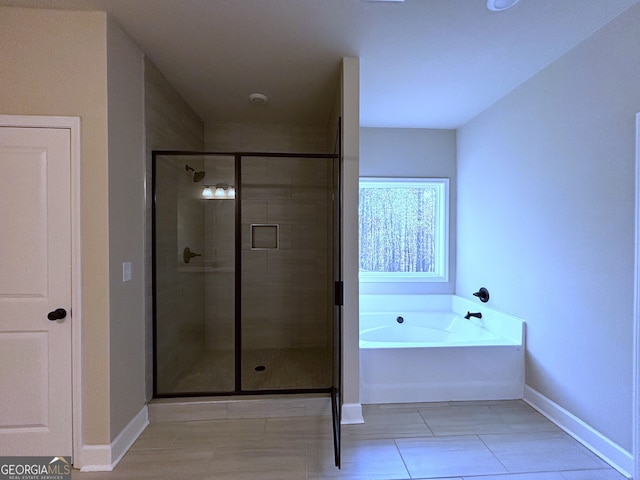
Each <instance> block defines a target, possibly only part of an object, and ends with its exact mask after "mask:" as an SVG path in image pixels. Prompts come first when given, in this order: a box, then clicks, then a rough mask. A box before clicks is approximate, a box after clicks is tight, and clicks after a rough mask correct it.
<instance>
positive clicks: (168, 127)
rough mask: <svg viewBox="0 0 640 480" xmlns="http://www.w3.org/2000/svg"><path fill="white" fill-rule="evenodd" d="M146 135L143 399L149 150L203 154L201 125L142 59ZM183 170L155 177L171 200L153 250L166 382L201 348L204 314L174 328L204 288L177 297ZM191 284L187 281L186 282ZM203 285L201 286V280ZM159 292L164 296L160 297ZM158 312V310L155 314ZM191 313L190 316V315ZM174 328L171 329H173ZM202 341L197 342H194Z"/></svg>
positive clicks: (149, 310) (149, 305)
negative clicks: (195, 322) (179, 187)
mask: <svg viewBox="0 0 640 480" xmlns="http://www.w3.org/2000/svg"><path fill="white" fill-rule="evenodd" d="M144 80H145V127H146V130H145V136H146V227H145V237H146V251H147V256H146V265H145V283H146V302H145V305H146V318H145V324H146V332H147V334H146V360H147V375H146V384H147V386H148V388H147V398H151V396H152V392H151V388H152V385H153V320H152V318H153V317H152V315H153V291H152V275H151V267H152V258H151V245H152V231H151V225H152V210H151V207H152V204H153V199H152V196H151V195H152V188H151V185H152V168H151V152H152V150H162V149H164V150H169V149H170V150H195V151H197V150H202V149H203V148H204V123H203V122H202V120H201V119H200V118H199V117H198V116H197V114H195V113H194V112H193V110H191V108H190V107H189V106H188V105H187V103H186V102H185V101H184V100H183V99H182V97H181V96H180V95H179V94H178V92H177V91H176V90H175V89H174V88H173V87H172V86H171V85H170V84H169V82H168V81H167V80H166V79H165V77H164V76H163V75H162V73H161V72H160V71H159V70H158V68H157V67H156V66H155V65H154V64H153V62H151V61H150V60H149V59H148V58H145V79H144ZM184 175H185V171H184V166H182V170H179V169H178V168H177V166H176V168H174V169H173V170H172V171H169V170H165V171H164V174H163V175H158V176H157V178H156V180H157V189H158V191H163V192H166V194H167V195H168V196H169V197H170V198H173V199H174V205H173V206H169V209H168V210H166V212H165V215H160V218H159V222H158V223H157V225H156V246H157V253H158V271H157V278H158V282H157V288H159V294H158V295H157V299H158V300H159V301H162V302H165V303H163V305H162V308H163V309H164V310H165V311H166V312H167V313H166V314H161V316H162V315H166V317H167V322H166V323H167V325H168V328H166V329H165V330H163V331H161V332H158V343H159V344H162V345H163V346H164V347H166V348H163V351H165V353H166V358H164V357H163V358H162V360H161V362H160V363H161V365H159V368H158V371H157V374H158V378H160V377H166V378H167V379H168V381H169V382H171V381H172V379H176V378H178V377H179V373H180V370H181V369H182V368H185V365H186V364H188V363H189V362H190V361H191V360H192V359H191V358H190V355H192V354H191V353H190V352H189V346H191V347H192V348H191V351H196V350H197V349H198V348H202V347H201V345H202V343H203V341H202V331H203V328H204V325H203V313H198V314H199V315H200V321H199V322H200V324H201V325H200V327H199V328H198V327H197V325H191V324H188V325H187V326H184V327H178V326H177V324H178V322H177V321H176V320H177V319H180V318H181V316H182V315H184V314H185V313H186V311H185V310H182V309H183V308H187V309H188V308H189V307H185V305H187V304H190V303H194V304H195V303H197V300H196V297H195V296H192V297H189V295H200V296H202V295H203V288H201V287H197V288H196V286H194V285H191V287H190V289H189V290H188V292H187V297H181V296H180V288H179V286H178V285H179V283H178V282H180V281H181V280H182V277H181V275H179V274H178V273H177V263H176V258H177V256H178V238H177V237H178V236H177V229H176V218H177V207H176V205H177V202H175V199H176V195H177V190H176V189H177V185H176V184H175V179H176V178H182V179H184V178H185V177H184ZM166 206H167V205H165V207H166ZM187 281H190V279H187ZM200 283H202V282H200ZM163 292H167V293H166V294H163ZM159 311H160V308H158V312H159ZM189 314H190V313H189ZM172 329H175V331H174V330H172ZM198 337H200V338H198ZM178 342H191V343H186V345H187V349H186V350H185V351H186V354H185V355H181V354H179V353H178V352H180V350H178V349H177V348H171V347H172V346H173V345H175V346H177V345H178Z"/></svg>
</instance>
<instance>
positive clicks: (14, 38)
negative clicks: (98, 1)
mask: <svg viewBox="0 0 640 480" xmlns="http://www.w3.org/2000/svg"><path fill="white" fill-rule="evenodd" d="M106 29H107V21H106V15H105V14H104V13H95V12H61V11H48V10H32V9H20V8H6V7H0V45H1V46H2V47H1V48H0V65H2V69H1V73H0V105H1V107H0V108H1V109H2V113H3V114H20V115H69V116H79V117H80V118H81V140H82V165H81V169H82V173H81V183H82V186H81V189H82V192H81V199H82V219H81V222H82V231H81V234H82V250H83V259H82V274H83V282H82V288H83V291H82V304H83V332H82V333H83V358H82V366H83V387H84V388H83V428H84V441H85V443H87V444H105V443H109V442H110V440H111V436H110V431H109V428H110V423H109V411H110V407H109V398H110V395H109V311H110V305H109V216H108V203H107V201H106V199H107V196H108V168H107V163H108V162H107V59H106V56H107V44H106Z"/></svg>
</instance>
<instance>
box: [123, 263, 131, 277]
mask: <svg viewBox="0 0 640 480" xmlns="http://www.w3.org/2000/svg"><path fill="white" fill-rule="evenodd" d="M129 280H131V262H122V281H123V282H128V281H129Z"/></svg>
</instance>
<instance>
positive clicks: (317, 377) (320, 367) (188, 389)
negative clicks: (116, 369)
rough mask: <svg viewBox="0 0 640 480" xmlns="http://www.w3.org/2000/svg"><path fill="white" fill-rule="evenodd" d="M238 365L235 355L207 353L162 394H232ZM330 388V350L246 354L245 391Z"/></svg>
mask: <svg viewBox="0 0 640 480" xmlns="http://www.w3.org/2000/svg"><path fill="white" fill-rule="evenodd" d="M234 361H235V357H234V352H233V351H216V350H207V351H205V352H204V353H203V354H202V356H201V357H200V359H199V360H198V361H196V362H195V363H194V364H193V366H192V368H191V369H190V370H189V371H188V372H187V373H186V374H184V375H183V376H182V378H181V379H180V381H179V382H178V383H177V384H176V385H175V386H174V388H172V389H171V391H170V392H162V393H176V394H177V393H199V392H232V391H234V389H235V372H234ZM256 367H258V368H257V369H256ZM259 367H265V368H264V369H262V368H259ZM330 386H331V357H330V352H329V351H328V350H327V349H322V348H304V349H303V348H299V349H296V348H289V349H278V350H276V349H263V350H245V351H244V352H243V355H242V389H243V390H281V389H308V388H326V387H330Z"/></svg>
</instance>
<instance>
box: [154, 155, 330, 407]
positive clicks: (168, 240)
mask: <svg viewBox="0 0 640 480" xmlns="http://www.w3.org/2000/svg"><path fill="white" fill-rule="evenodd" d="M185 170H186V171H187V175H185ZM338 185H339V162H338V159H337V156H336V155H330V154H327V155H325V154H318V155H311V154H301V155H298V154H272V153H269V154H266V153H260V154H258V153H249V154H244V153H243V154H236V153H201V152H197V153H196V152H168V151H162V152H160V151H156V152H154V153H153V197H154V204H153V290H154V332H153V334H154V395H155V396H156V397H171V396H188V395H217V394H241V393H271V392H273V393H275V392H316V391H317V392H323V391H324V392H329V391H331V388H332V385H333V383H334V366H335V360H334V356H335V355H334V353H335V354H338V353H339V352H337V351H335V350H336V349H335V348H334V340H335V337H334V329H335V325H336V323H335V319H334V314H335V311H336V309H335V308H334V303H335V298H334V291H335V289H334V286H335V282H336V280H339V278H338V276H337V265H339V252H338V251H337V249H338V248H339V244H340V242H339V241H337V240H336V238H337V236H338V235H339V233H338V225H339V218H338V217H339V207H338V206H337V202H338V198H339V196H338V195H337V189H338Z"/></svg>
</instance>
